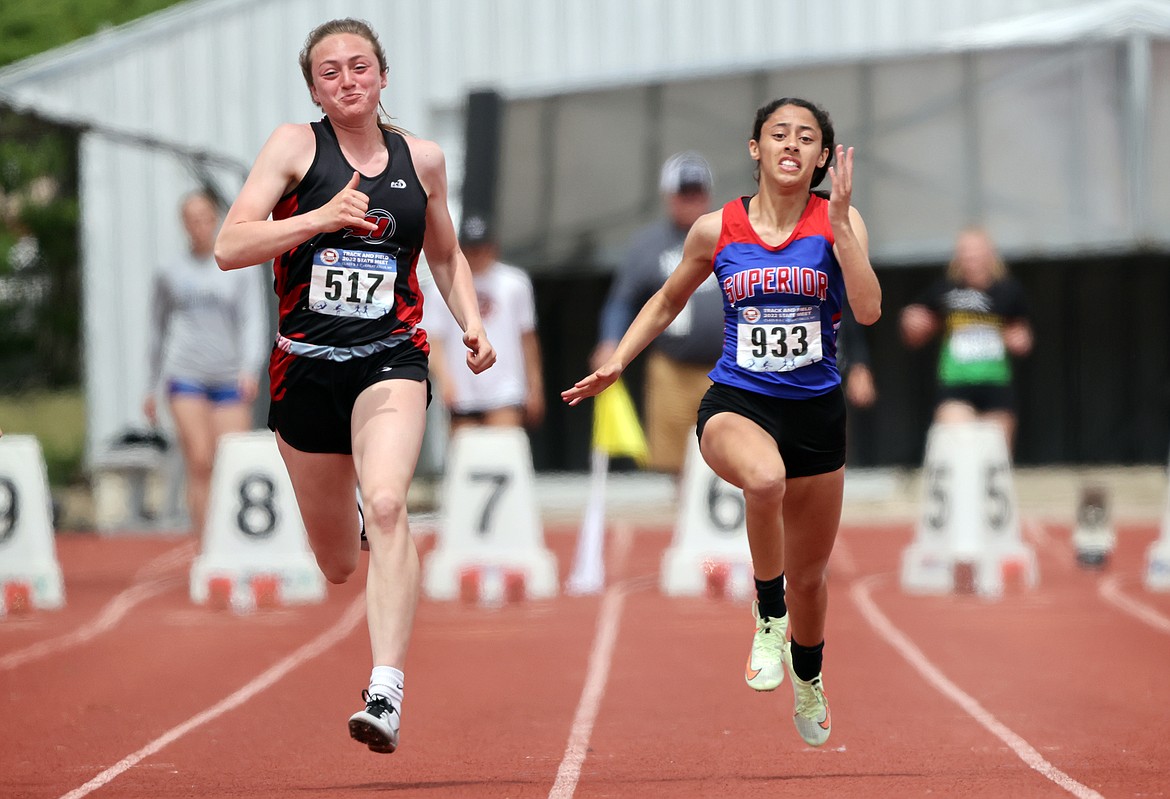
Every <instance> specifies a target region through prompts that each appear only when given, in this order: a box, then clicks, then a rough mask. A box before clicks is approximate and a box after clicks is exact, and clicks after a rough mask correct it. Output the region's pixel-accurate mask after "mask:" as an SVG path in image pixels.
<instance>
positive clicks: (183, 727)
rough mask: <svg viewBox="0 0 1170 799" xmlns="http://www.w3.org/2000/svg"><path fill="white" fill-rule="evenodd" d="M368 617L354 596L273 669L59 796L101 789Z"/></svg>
mask: <svg viewBox="0 0 1170 799" xmlns="http://www.w3.org/2000/svg"><path fill="white" fill-rule="evenodd" d="M365 617H366V599H365V596H364V595H363V596H359V597H358V598H357V599H355V600H354V601H353V602H352V603H351V604H350V606H349V607H348V608H346V610H345V612H344V613H343V614H342V615H341V618H340V619H338V620H337V623H336V624H334V625H333V626H332V627H330V628H329V629H328V630H326V631H325V632H323V633H321V634H320V635H318V636H317V637H316V638H314V639H313V640H312V641H310V642H309V643H307V644H305V645H304V646H302V647H301V648H300V649H298V650H296V651H295V652H293V653H292V654H291V655H289V656H288V657H286V658H284V660H282V661H280V662H279V663H277V664H276V665H275V666H273V667H272V668H270V669H268V670H267V671H265V672H264V673H263V674H261V675H260V676H259V677H256V678H255V679H254V680H252V681H251V682H249V683H248V684H247V685H245V686H244V687H243V688H241V689H240V690H238V691H236V692H235V693H234V694H232V695H231V696H229V697H227V698H226V699H222V700H220V701H219V702H218V703H216V704H215V705H212V706H211V707H209V708H208V709H207V710H204V711H203V712H202V713H198V714H196V715H194V716H192V717H191V718H189V719H187V720H186V721H184V722H183V723H182V724H180V725H178V726H177V727H172V728H171V729H170V730H168V731H167V732H165V733H163V734H162V735H160V736H159V737H158V738H155V739H154V740H153V741H151V742H150V743H148V744H147V745H146V746H144V747H142V748H141V749H139V750H138V751H137V752H134V753H132V754H129V755H126V757H124V758H122V759H121V760H119V761H118V762H117V763H115V764H114V765H112V766H110V767H109V768H108V769H106V770H105V771H103V772H102V773H101V774H98V775H97V776H96V777H94V778H93V779H92V780H90V781H89V782H87V783H85V784H84V785H82V786H80V787H78V788H74V789H73V790H72V791H70V792H69V793H67V794H63V795H62V796H61V797H60V799H81V797H83V796H88V795H89V794H91V793H93V792H94V791H96V790H97V789H98V788H101V787H102V786H104V785H107V784H108V783H110V782H112V781H113V780H114V779H115V778H117V777H118V775H120V774H122V773H123V772H125V771H127V770H128V769H131V768H133V767H134V766H136V765H137V764H138V763H140V762H142V761H143V760H145V759H146V758H148V757H150V756H151V755H153V754H155V753H156V752H158V751H159V750H161V749H163V748H164V747H166V746H168V745H170V744H172V743H174V742H175V741H177V740H179V739H180V738H182V737H183V736H184V735H186V734H187V733H189V732H191V731H192V730H195V729H197V728H199V727H201V726H203V725H204V724H206V723H207V722H209V721H213V720H214V719H216V718H218V717H220V716H222V715H223V714H224V713H227V712H228V711H229V710H234V709H235V708H237V707H239V706H240V705H242V704H244V703H245V702H247V701H248V700H249V699H251V698H252V697H254V696H255V695H256V694H258V693H260V692H261V691H263V690H265V689H267V688H271V687H272V686H273V685H275V684H276V683H277V682H279V681H280V680H281V679H282V678H283V677H284V676H285V675H286V674H288V673H289V672H290V671H292V670H293V669H295V668H296V667H297V666H300V665H301V664H303V663H307V662H308V661H310V660H312V659H313V658H315V657H317V656H318V655H320V654H322V653H324V652H325V651H326V650H328V649H329V648H330V647H332V646H333V645H334V644H336V643H338V642H339V641H341V640H342V639H344V638H345V637H346V636H347V635H349V634H350V633H351V632H353V629H354V628H355V627H356V626H357V625H358V622H360V621H362V620H363V619H365Z"/></svg>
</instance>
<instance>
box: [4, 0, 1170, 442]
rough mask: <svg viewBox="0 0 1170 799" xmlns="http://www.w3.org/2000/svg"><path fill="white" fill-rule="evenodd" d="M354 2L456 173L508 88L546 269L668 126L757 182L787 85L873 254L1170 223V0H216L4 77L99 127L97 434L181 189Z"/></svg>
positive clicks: (643, 163)
mask: <svg viewBox="0 0 1170 799" xmlns="http://www.w3.org/2000/svg"><path fill="white" fill-rule="evenodd" d="M340 16H357V17H362V18H365V19H367V20H369V21H370V22H371V23H372V24H373V26H374V27H375V29H377V30H378V31H379V32H380V34H381V36H382V39H383V42H384V44H385V45H386V48H387V51H388V54H389V57H390V61H391V65H390V84H389V88H388V89H387V91H386V92H385V95H384V100H385V105H386V107H387V108H389V109H390V111H391V113H392V114H393V115H394V116H395V118H396V120H397V122H398V123H399V124H401V125H402V126H404V127H405V128H407V129H409V130H411V131H414V132H416V133H418V134H419V135H422V136H425V137H428V138H433V139H436V140H437V141H438V142H439V143H440V144H441V145H443V147H444V149H445V151H446V153H447V159H448V168H449V172H450V175H451V183H452V187H453V189H454V191H453V194H454V195H456V196H457V194H458V192H457V187H458V185H459V182H460V175H461V171H462V166H463V164H462V161H463V157H462V154H463V143H462V136H463V104H464V99H465V97H466V96H467V93H468V92H469V91H470V90H473V89H477V88H483V87H491V88H493V89H496V90H498V91H499V92H501V93H502V94H503V95H504V97H505V98H506V99H507V100H508V108H509V111H508V116H507V123H506V124H507V128H506V132H507V133H508V134H509V139H508V142H509V144H507V145H506V148H505V151H504V152H503V154H502V159H503V175H504V184H503V186H502V187H501V188H502V189H503V195H502V197H501V211H500V213H501V219H502V222H503V232H504V235H505V237H506V238H505V245H506V246H509V247H510V248H511V249H512V250H513V251H514V252H516V253H518V254H521V255H525V257H526V259H527V263H528V265H529V266H530V267H532V268H538V267H540V266H542V265H543V266H546V267H547V266H551V265H557V264H560V263H562V262H563V261H564V260H565V259H566V258H567V257H570V255H571V250H569V251H566V250H565V249H564V246H565V243H566V242H567V243H569V244H570V245H572V246H576V245H575V244H574V242H576V241H577V240H584V241H590V242H592V243H593V245H595V247H596V251H597V253H599V255H598V256H597V257H598V258H599V259H600V260H601V261H604V260H605V253H606V250H607V247H608V246H610V245H611V244H612V240H613V239H616V237H617V236H618V235H622V234H624V229H623V228H622V224H612V222H613V214H612V212H613V211H614V209H618V210H620V211H622V213H621V214H619V219H620V220H621V222H622V223H628V224H633V223H635V222H637V221H639V220H638V216H639V214H644V213H647V212H648V209H649V206H650V205H652V202H651V201H650V200H648V198H652V197H653V193H654V191H653V180H652V177H650V176H652V174H653V171H654V169H655V168H656V167H657V160H656V159H657V158H658V156H659V155H660V154H662V153H663V152H668V151H670V150H672V149H676V148H681V147H682V146H695V147H700V148H702V149H705V150H706V151H708V152H709V154H710V155H711V158H712V161H713V162H714V163H715V167H716V171H717V175H718V178H717V180H718V184H719V185H718V186H717V188H718V189H719V191H720V193H726V194H727V195H731V194H733V193H735V192H736V191H739V190H740V189H741V188H743V184H744V183H745V182H746V181H747V180H749V179H750V164H749V163H748V162H747V159H746V157H745V156H744V155H743V152H744V149H745V146H746V139H747V128H748V125H749V124H750V116H751V112H752V110H753V109H754V108H755V106H756V105H758V104H759V103H760V102H762V101H764V100H766V99H769V96H770V95H773V94H777V93H783V94H799V93H805V94H807V95H809V96H811V97H814V98H815V99H817V100H818V101H820V102H823V103H824V104H825V105H826V106H827V107H828V108H829V109H830V110H831V111H832V112H833V113H834V116H835V118H836V119H837V121H838V131H839V140H842V141H848V142H851V143H852V142H856V143H857V144H858V146H859V153H862V154H863V155H861V156H860V163H859V172H860V173H862V174H866V170H868V174H870V175H872V176H873V178H872V181H871V182H870V183H869V187H868V188H865V189H861V191H862V192H863V194H864V193H865V192H868V194H864V196H862V197H860V198H858V200H857V204H858V205H859V207H862V208H865V209H866V213H867V220H869V221H870V229H871V235H872V237H873V241H874V255H875V260H885V261H887V262H893V261H903V262H909V261H913V260H915V259H922V258H928V257H937V256H938V255H939V254H940V253H941V252H942V251H943V249H944V248H945V247H947V246H949V242H950V239H951V236H952V234H953V228H954V226H955V225H956V224H958V223H961V222H962V221H964V220H965V219H968V218H969V217H971V216H972V215H976V214H978V215H981V216H983V217H984V218H986V220H987V221H988V223H989V224H990V225H991V226H992V227H993V229H994V230H995V232H996V234H997V235H999V236H1000V238H1001V241H1003V243H1004V247H1005V249H1006V250H1009V251H1011V250H1012V249H1013V248H1015V249H1017V250H1026V251H1032V252H1034V251H1037V250H1053V251H1062V250H1072V249H1076V248H1086V247H1088V248H1105V249H1113V250H1118V249H1120V250H1125V249H1132V248H1142V247H1146V248H1149V247H1155V248H1161V249H1170V231H1168V229H1167V228H1168V227H1170V226H1166V225H1164V224H1158V222H1159V221H1162V222H1164V220H1166V219H1168V218H1170V188H1168V187H1167V184H1165V182H1163V181H1156V180H1151V179H1150V178H1149V177H1148V176H1149V175H1159V174H1166V173H1167V172H1168V171H1170V79H1168V78H1170V43H1168V38H1170V2H1165V1H1164V0H1108V1H1106V2H1102V0H980V2H968V0H825V2H818V3H812V4H809V3H804V4H796V3H788V2H783V0H719V1H718V2H715V1H714V0H702V1H700V0H392V1H391V0H348V1H347V2H342V1H341V0H193V2H189V3H186V4H183V5H181V6H177V7H175V8H173V9H171V10H168V11H165V12H161V13H158V14H155V15H153V16H151V17H148V18H146V19H143V20H141V21H139V22H136V23H133V24H130V25H126V26H123V27H121V28H117V29H113V30H110V31H107V32H104V33H101V34H99V35H96V36H93V37H90V38H88V39H86V40H83V41H80V42H77V43H75V44H73V45H70V46H67V47H63V48H60V49H58V50H55V51H52V52H49V53H45V54H43V55H40V56H37V57H34V58H31V59H28V60H26V61H24V62H21V63H18V64H16V65H13V66H11V67H9V68H7V69H5V70H3V71H0V102H4V103H6V104H9V105H11V106H13V107H16V108H18V109H28V110H31V111H34V112H36V113H37V114H40V115H42V116H45V117H48V118H50V119H54V120H59V121H62V122H64V123H67V124H70V125H75V126H78V127H80V128H81V129H82V130H83V131H84V133H83V135H82V137H81V148H82V153H81V170H82V174H81V183H82V189H81V192H82V197H81V204H82V218H83V221H82V235H83V242H82V249H83V252H84V258H85V263H84V265H83V266H84V276H85V278H84V279H85V286H84V294H83V296H84V303H85V307H84V309H83V310H84V323H83V324H84V335H85V346H86V369H85V373H86V392H87V399H88V408H89V419H88V431H89V432H88V435H89V442H88V443H89V446H88V448H87V449H88V452H89V454H90V456H91V457H92V455H93V454H94V452H95V450H96V449H97V448H99V447H100V446H102V445H103V444H104V443H105V442H106V441H108V440H109V438H110V437H111V436H112V435H113V434H114V433H115V432H116V431H118V430H120V429H121V428H123V427H124V426H126V425H127V424H131V423H133V422H135V421H136V417H137V414H138V413H139V406H140V400H141V396H142V394H143V391H144V387H145V386H144V384H145V379H146V360H147V359H146V352H147V343H146V341H145V340H144V338H145V331H146V329H147V321H146V320H147V315H148V312H147V307H146V306H147V296H148V285H149V276H150V273H151V270H152V269H153V267H154V265H155V264H156V263H157V262H158V261H159V260H160V259H162V258H164V257H166V256H167V255H168V254H169V253H171V252H174V251H176V250H177V249H179V248H180V247H181V246H183V237H182V234H181V229H180V225H179V221H178V215H177V211H176V207H177V203H178V200H179V198H180V196H181V195H182V194H183V193H184V192H186V191H188V190H190V189H191V188H193V187H194V186H195V185H196V184H197V181H199V180H201V179H210V180H213V181H214V182H216V183H217V184H218V185H220V186H221V187H222V188H223V190H224V191H225V193H227V194H228V195H229V196H230V195H231V194H233V193H234V192H235V191H236V190H237V189H238V186H239V185H240V183H241V182H242V179H243V176H244V174H245V173H246V170H247V166H248V164H249V163H250V162H251V159H252V158H253V157H254V155H255V153H256V152H257V151H258V149H259V148H260V146H261V145H262V143H263V142H264V140H265V139H266V137H267V136H268V134H269V133H270V132H271V131H272V129H273V128H274V127H275V126H276V125H278V124H280V123H282V122H287V121H307V120H310V119H314V118H316V116H317V110H316V109H315V108H314V107H313V106H312V104H311V103H310V101H309V97H308V93H307V90H306V88H305V86H304V83H303V80H302V78H301V75H300V72H299V69H298V68H297V65H296V58H297V53H298V52H299V49H300V46H301V43H302V41H303V39H304V36H305V34H306V33H307V32H308V31H309V30H310V29H311V28H312V27H314V26H315V25H316V24H318V23H320V22H322V21H325V20H327V19H330V18H334V17H340ZM550 120H553V121H555V127H552V128H550V127H549V121H550ZM554 134H555V135H554ZM623 145H625V146H623ZM599 165H600V166H599ZM631 176H633V177H632V178H631ZM890 197H899V198H903V197H906V198H910V199H908V200H906V201H901V200H899V201H898V202H891V201H890V200H889V198H890ZM549 198H554V199H555V202H553V203H552V204H551V205H548V204H547V202H546V201H547V200H548V199H549ZM541 202H546V205H545V206H541V205H539V203H541ZM599 209H600V210H599ZM607 212H608V214H609V215H608V216H607ZM607 223H608V227H605V228H601V229H599V225H601V226H604V225H607Z"/></svg>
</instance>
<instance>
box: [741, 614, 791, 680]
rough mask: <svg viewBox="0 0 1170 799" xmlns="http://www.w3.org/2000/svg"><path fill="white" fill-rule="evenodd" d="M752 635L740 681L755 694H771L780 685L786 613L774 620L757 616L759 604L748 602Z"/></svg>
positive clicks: (785, 633)
mask: <svg viewBox="0 0 1170 799" xmlns="http://www.w3.org/2000/svg"><path fill="white" fill-rule="evenodd" d="M752 616H754V617H755V619H756V634H755V636H753V637H752V651H751V653H750V654H749V655H748V661H747V668H745V669H744V674H743V676H744V679H745V680H747V684H748V685H749V686H751V687H752V688H754V689H755V690H757V691H774V690H776V687H777V686H779V685H780V683H782V682H784V647H785V644H786V642H787V639H788V614H787V613H785V614H784V615H783V616H781V617H780V618H778V619H772V618H769V617H767V616H765V617H763V618H761V617H760V603H759V602H758V601H753V602H752Z"/></svg>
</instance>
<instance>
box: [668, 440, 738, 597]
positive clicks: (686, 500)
mask: <svg viewBox="0 0 1170 799" xmlns="http://www.w3.org/2000/svg"><path fill="white" fill-rule="evenodd" d="M687 440H688V448H687V456H686V461H685V463H684V465H683V481H682V488H681V492H682V496H681V499H682V502H681V504H680V509H679V515H678V518H677V519H676V522H675V527H674V537H673V539H672V540H671V543H670V546H669V547H667V549H666V552H664V553H663V555H662V566H661V572H660V575H659V581H660V587H661V589H662V592H663V593H664V594H666V595H668V596H701V595H703V594H707V595H709V596H714V597H721V596H728V597H731V598H733V599H745V598H747V597H750V596H753V595H754V593H755V583H754V581H753V579H752V578H753V571H752V556H751V550H750V549H749V548H748V540H747V523H746V518H747V507H746V506H745V504H744V500H743V492H742V491H740V490H739V489H738V488H736V487H735V486H733V485H731V484H730V483H728V482H726V481H725V480H723V479H722V478H720V477H719V476H718V475H717V474H715V472H713V471H711V467H709V466H708V465H707V463H706V461H704V460H703V455H702V453H700V452H699V442H698V440H697V439H696V438H695V435H694V431H693V430H692V432H691V435H690V436H688V439H687Z"/></svg>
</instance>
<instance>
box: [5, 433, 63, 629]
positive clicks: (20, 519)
mask: <svg viewBox="0 0 1170 799" xmlns="http://www.w3.org/2000/svg"><path fill="white" fill-rule="evenodd" d="M64 604H65V584H64V580H62V578H61V567H60V565H59V564H58V563H57V546H56V543H55V542H54V540H53V500H52V498H51V496H50V494H49V478H48V473H47V472H46V470H45V458H44V455H43V454H42V452H41V444H40V442H39V441H37V439H36V437H35V436H27V435H7V436H4V437H3V438H0V616H3V615H5V614H6V613H17V612H22V611H30V610H34V609H37V608H50V609H51V608H59V607H61V606H62V605H64Z"/></svg>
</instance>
